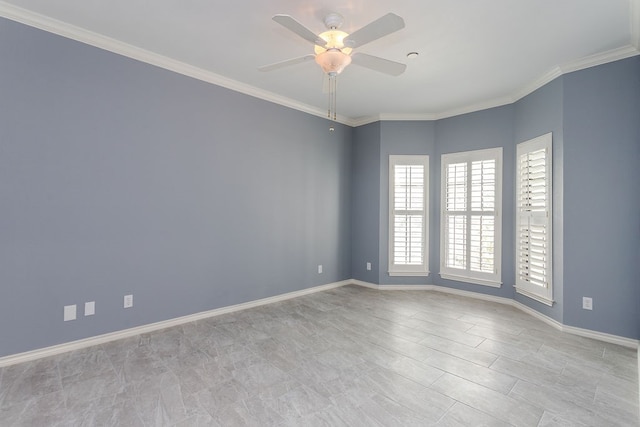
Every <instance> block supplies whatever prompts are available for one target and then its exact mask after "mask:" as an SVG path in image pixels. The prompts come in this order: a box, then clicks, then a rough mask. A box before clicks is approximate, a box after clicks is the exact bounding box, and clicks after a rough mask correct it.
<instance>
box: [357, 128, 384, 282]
mask: <svg viewBox="0 0 640 427" xmlns="http://www.w3.org/2000/svg"><path fill="white" fill-rule="evenodd" d="M380 170H381V168H380V122H376V123H371V124H368V125H366V126H360V127H358V128H356V129H355V132H354V139H353V163H352V167H351V176H352V180H351V182H352V188H351V197H352V205H351V214H352V217H351V233H352V234H351V240H352V242H351V245H352V249H353V255H352V265H351V275H352V278H353V279H357V280H362V281H364V282H368V283H376V284H377V283H380V273H379V272H380V269H381V266H380V255H379V253H380V244H381V243H380V215H381V212H380ZM368 262H370V263H371V270H367V263H368Z"/></svg>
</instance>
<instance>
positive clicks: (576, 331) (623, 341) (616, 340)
mask: <svg viewBox="0 0 640 427" xmlns="http://www.w3.org/2000/svg"><path fill="white" fill-rule="evenodd" d="M351 283H353V284H354V285H359V286H364V287H366V288H370V289H378V290H384V291H394V290H395V291H406V290H426V291H436V292H444V293H449V294H453V295H460V296H464V297H468V298H474V299H478V300H483V301H490V302H495V303H498V304H505V305H510V306H512V307H515V308H517V309H519V310H521V311H523V312H525V313H527V314H529V315H531V316H533V317H535V318H536V319H538V320H541V321H542V322H544V323H546V324H547V325H549V326H551V327H553V328H555V329H557V330H559V331H562V332H567V333H569V334H573V335H578V336H581V337H586V338H591V339H594V340H598V341H604V342H608V343H611V344H617V345H620V346H623V347H629V348H638V345H639V342H638V340H634V339H632V338H626V337H621V336H618V335H612V334H607V333H604V332H598V331H592V330H590V329H582V328H577V327H575V326H569V325H565V324H563V323H560V322H558V321H557V320H555V319H552V318H551V317H549V316H545V315H544V314H542V313H540V312H538V311H536V310H534V309H532V308H531V307H528V306H526V305H524V304H522V303H521V302H518V301H515V300H512V299H510V298H504V297H497V296H493V295H486V294H481V293H477V292H470V291H463V290H460V289H454V288H447V287H445V286H437V285H376V284H374V283H368V282H362V281H360V280H352V281H351ZM638 357H639V358H640V355H639V356H638ZM638 363H639V364H640V360H639V362H638ZM639 372H640V371H639Z"/></svg>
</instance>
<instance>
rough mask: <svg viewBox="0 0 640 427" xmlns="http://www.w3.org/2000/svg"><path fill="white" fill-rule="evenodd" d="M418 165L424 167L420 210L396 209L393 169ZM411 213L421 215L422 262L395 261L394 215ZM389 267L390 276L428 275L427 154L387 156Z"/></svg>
mask: <svg viewBox="0 0 640 427" xmlns="http://www.w3.org/2000/svg"><path fill="white" fill-rule="evenodd" d="M405 165H420V166H422V167H423V168H424V175H423V176H424V178H423V179H424V183H423V188H424V191H423V193H422V201H423V203H422V206H423V209H422V210H421V211H416V210H411V211H396V209H395V206H394V200H395V169H396V166H405ZM407 213H411V214H412V215H420V214H421V215H422V230H421V232H422V248H421V250H422V254H421V256H422V264H406V263H396V262H395V258H396V257H395V254H394V251H395V248H394V241H395V234H396V233H395V218H396V215H400V214H407ZM388 253H389V269H388V273H389V275H390V276H428V275H429V156H427V155H393V154H392V155H390V156H389V252H388Z"/></svg>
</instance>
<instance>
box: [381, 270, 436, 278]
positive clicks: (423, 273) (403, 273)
mask: <svg viewBox="0 0 640 427" xmlns="http://www.w3.org/2000/svg"><path fill="white" fill-rule="evenodd" d="M387 273H389V276H401V277H402V276H404V277H411V276H415V277H426V276H428V275H429V272H428V271H388V272H387Z"/></svg>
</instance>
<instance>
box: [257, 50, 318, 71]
mask: <svg viewBox="0 0 640 427" xmlns="http://www.w3.org/2000/svg"><path fill="white" fill-rule="evenodd" d="M315 57H316V56H315V55H313V54H309V55H305V56H300V57H298V58H292V59H287V60H286V61H280V62H276V63H274V64H269V65H263V66H262V67H258V70H259V71H273V70H278V69H280V68H284V67H288V66H290V65H296V64H300V63H302V62H307V61H309V60H311V59H314V58H315Z"/></svg>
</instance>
